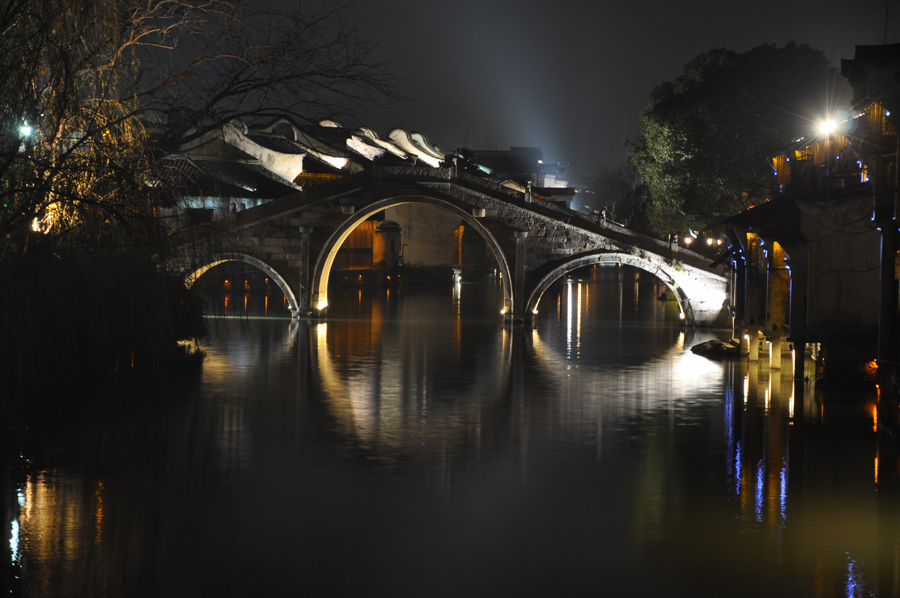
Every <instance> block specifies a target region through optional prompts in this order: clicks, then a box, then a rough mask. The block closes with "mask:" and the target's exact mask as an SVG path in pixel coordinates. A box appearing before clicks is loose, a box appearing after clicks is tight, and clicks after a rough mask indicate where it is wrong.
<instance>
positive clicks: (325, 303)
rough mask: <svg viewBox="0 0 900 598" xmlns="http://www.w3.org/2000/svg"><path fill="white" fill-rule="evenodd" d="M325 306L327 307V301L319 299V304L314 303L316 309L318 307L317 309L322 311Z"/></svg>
mask: <svg viewBox="0 0 900 598" xmlns="http://www.w3.org/2000/svg"><path fill="white" fill-rule="evenodd" d="M326 307H328V301H319V304H318V305H316V309H318V310H319V311H322V310H323V309H325V308H326Z"/></svg>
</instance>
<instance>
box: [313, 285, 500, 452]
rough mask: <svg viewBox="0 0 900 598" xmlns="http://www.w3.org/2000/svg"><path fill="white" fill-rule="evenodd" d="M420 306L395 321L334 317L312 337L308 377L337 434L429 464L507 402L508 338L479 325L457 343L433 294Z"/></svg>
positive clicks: (476, 431)
mask: <svg viewBox="0 0 900 598" xmlns="http://www.w3.org/2000/svg"><path fill="white" fill-rule="evenodd" d="M415 301H416V298H415V297H414V298H413V299H412V300H411V302H412V303H414V302H415ZM419 307H420V308H421V309H420V310H419V311H418V312H416V313H415V314H414V315H412V316H411V317H404V318H400V319H378V320H369V321H368V323H364V322H365V321H363V320H349V319H344V318H340V319H338V318H332V319H329V321H328V322H322V323H320V324H318V325H317V326H316V327H315V328H314V329H313V330H312V331H311V337H312V338H311V343H310V346H311V352H312V363H313V364H314V366H315V367H314V371H315V372H316V374H317V376H318V380H319V383H320V384H321V388H322V391H323V394H324V396H325V398H326V401H327V405H328V408H329V410H330V411H331V414H332V416H333V417H334V419H335V422H336V425H337V429H338V430H339V432H340V433H341V434H342V435H343V436H345V437H346V438H348V439H352V442H353V443H354V444H355V445H356V446H359V447H361V448H364V449H365V450H367V451H371V452H372V453H375V454H378V455H380V456H382V457H385V458H391V459H393V458H418V457H426V458H430V457H434V456H435V455H439V454H441V452H442V451H444V450H446V449H447V447H450V446H455V445H457V444H460V443H464V441H465V442H469V443H470V442H471V440H472V438H473V437H480V434H481V422H482V418H483V417H485V416H486V415H489V414H490V412H491V410H492V409H494V408H495V407H496V404H497V403H498V402H499V401H502V400H503V399H504V397H505V396H506V389H507V384H508V380H509V370H510V363H511V354H512V339H511V332H510V331H509V330H508V329H507V328H504V327H503V326H499V325H498V326H495V327H490V328H489V329H486V328H485V327H477V328H478V329H477V330H474V331H463V336H462V338H460V337H459V335H458V331H457V325H456V323H455V322H453V321H452V320H449V319H447V318H446V317H445V316H442V315H441V314H438V313H437V311H438V310H439V309H442V307H441V306H440V305H439V304H436V303H435V302H434V301H433V299H432V298H429V297H424V298H423V299H422V304H421V305H420V306H419ZM427 310H431V311H430V313H429V312H428V311H427ZM406 313H407V314H409V313H410V312H409V311H407V312H406ZM470 333H471V334H470ZM467 334H470V335H469V336H467ZM398 351H402V353H398Z"/></svg>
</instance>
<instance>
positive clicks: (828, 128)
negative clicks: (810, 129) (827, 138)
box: [819, 119, 837, 135]
mask: <svg viewBox="0 0 900 598" xmlns="http://www.w3.org/2000/svg"><path fill="white" fill-rule="evenodd" d="M836 130H837V123H836V122H834V121H833V120H831V119H828V120H823V121H822V122H820V123H819V133H822V134H823V135H830V134H831V133H834V132H835V131H836Z"/></svg>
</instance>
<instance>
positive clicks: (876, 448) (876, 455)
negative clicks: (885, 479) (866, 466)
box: [875, 446, 878, 484]
mask: <svg viewBox="0 0 900 598" xmlns="http://www.w3.org/2000/svg"><path fill="white" fill-rule="evenodd" d="M875 483H876V484H877V483H878V447H877V446H876V447H875Z"/></svg>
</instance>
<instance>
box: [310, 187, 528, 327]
mask: <svg viewBox="0 0 900 598" xmlns="http://www.w3.org/2000/svg"><path fill="white" fill-rule="evenodd" d="M408 203H419V204H426V205H432V206H435V207H437V208H441V209H443V210H446V211H448V212H451V213H453V214H456V215H457V216H459V217H460V218H461V219H462V220H463V221H464V222H465V223H466V224H468V225H470V226H471V227H472V228H474V229H475V230H476V231H478V233H479V234H480V235H481V236H482V237H483V238H484V240H485V241H486V242H487V244H488V247H490V248H491V252H492V253H493V254H494V258H495V259H496V260H497V264H498V266H499V269H500V273H501V277H502V280H503V304H504V309H505V313H513V307H514V305H513V280H512V275H511V274H510V270H509V264H508V263H507V261H506V256H505V255H503V250H502V249H500V244H499V243H498V242H497V239H496V238H495V237H494V235H492V234H491V231H489V230H488V229H487V228H486V227H485V226H484V225H483V224H481V223H480V222H479V221H478V220H477V219H476V218H475V217H474V216H472V214H470V213H469V212H467V211H466V210H464V209H462V208H460V207H459V206H457V205H455V204H453V203H450V202H448V201H445V200H442V199H436V198H433V197H427V196H424V195H415V196H402V197H392V198H389V199H383V200H380V201H377V202H375V203H373V204H370V205H368V206H366V207H365V208H363V209H362V210H360V211H358V212H356V213H354V214H353V216H351V217H350V218H348V219H347V220H346V221H344V223H343V224H341V225H340V226H339V227H337V228H336V229H335V230H334V232H333V233H332V234H331V236H330V237H329V238H328V241H326V242H325V246H324V247H323V248H322V251H321V252H319V256H318V258H316V267H315V270H313V278H312V281H313V282H312V293H311V294H310V307H311V308H314V309H316V310H318V311H319V312H322V311H323V310H325V309H326V308H327V307H328V279H329V277H330V276H331V266H332V265H333V264H334V258H335V256H337V253H338V250H339V249H340V248H341V245H342V244H343V243H344V241H345V240H346V239H347V237H348V236H349V235H350V233H351V232H352V231H353V229H354V228H356V227H357V226H358V225H359V224H360V223H361V222H363V221H364V220H365V219H366V218H368V217H369V216H371V215H372V214H375V213H377V212H380V211H382V210H386V209H388V208H393V207H394V206H400V205H403V204H408Z"/></svg>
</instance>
